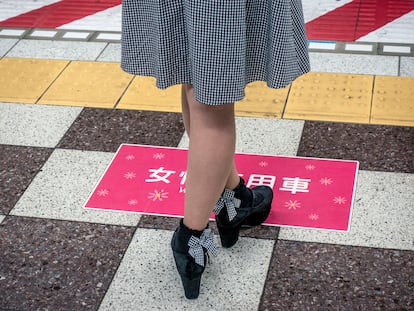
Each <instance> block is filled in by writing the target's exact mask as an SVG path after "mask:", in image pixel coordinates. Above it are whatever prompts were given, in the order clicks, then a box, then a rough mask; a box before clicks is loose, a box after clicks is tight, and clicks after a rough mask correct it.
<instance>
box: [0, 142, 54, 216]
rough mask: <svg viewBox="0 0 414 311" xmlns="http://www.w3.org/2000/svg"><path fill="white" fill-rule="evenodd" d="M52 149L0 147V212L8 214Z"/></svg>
mask: <svg viewBox="0 0 414 311" xmlns="http://www.w3.org/2000/svg"><path fill="white" fill-rule="evenodd" d="M52 151H53V149H49V148H36V147H23V146H10V145H0V193H1V195H0V212H1V213H3V214H8V213H9V212H10V210H11V209H12V208H13V207H14V205H15V204H16V202H17V201H18V199H19V198H20V196H21V195H22V194H23V192H24V191H25V190H26V188H27V187H28V186H29V184H30V182H31V181H32V179H33V178H34V176H35V175H36V174H37V172H38V171H39V170H40V169H41V167H42V166H43V164H44V163H45V162H46V160H47V159H48V158H49V156H50V154H51V153H52Z"/></svg>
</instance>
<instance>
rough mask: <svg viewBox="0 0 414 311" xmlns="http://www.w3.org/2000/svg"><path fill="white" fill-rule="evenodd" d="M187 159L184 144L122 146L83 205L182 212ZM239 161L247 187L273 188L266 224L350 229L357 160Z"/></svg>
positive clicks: (241, 156) (254, 158)
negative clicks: (179, 145) (170, 146)
mask: <svg viewBox="0 0 414 311" xmlns="http://www.w3.org/2000/svg"><path fill="white" fill-rule="evenodd" d="M186 161H187V150H186V149H178V148H166V147H155V146H141V145H127V144H124V145H121V146H120V148H119V149H118V151H117V153H116V154H115V156H114V158H113V160H112V162H111V163H110V165H109V167H108V168H107V170H106V171H105V173H104V175H103V177H102V178H101V180H100V181H99V182H98V184H97V186H96V187H95V189H94V191H93V193H92V194H91V196H90V197H89V199H88V201H87V203H86V205H85V208H94V209H105V210H112V211H128V212H137V213H143V214H153V215H165V216H179V217H180V216H183V206H184V193H185V178H186V171H185V170H186ZM236 163H237V166H238V169H239V173H240V175H241V176H242V177H243V178H244V180H245V181H246V184H247V186H248V187H254V186H256V185H260V184H264V185H268V186H270V187H272V189H273V191H274V199H273V203H272V210H271V212H270V215H269V217H268V219H267V220H266V222H265V224H267V225H275V226H293V227H306V228H319V229H330V230H340V231H348V230H349V223H350V216H351V209H352V203H353V198H354V189H355V183H356V174H357V171H358V162H356V161H344V160H330V159H316V158H300V157H284V156H268V155H256V154H236ZM212 218H214V215H212Z"/></svg>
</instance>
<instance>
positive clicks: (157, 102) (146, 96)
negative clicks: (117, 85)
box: [117, 76, 181, 112]
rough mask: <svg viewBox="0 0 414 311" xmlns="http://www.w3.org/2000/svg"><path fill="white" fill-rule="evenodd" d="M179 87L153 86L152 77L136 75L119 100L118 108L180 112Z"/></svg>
mask: <svg viewBox="0 0 414 311" xmlns="http://www.w3.org/2000/svg"><path fill="white" fill-rule="evenodd" d="M180 100H181V87H180V86H179V85H175V86H172V87H169V88H167V89H165V90H160V89H158V88H157V87H156V86H155V79H154V78H152V77H141V76H137V77H135V78H134V80H133V81H132V83H131V85H130V86H129V87H128V89H127V91H126V92H125V94H124V96H122V98H121V100H120V101H119V103H118V105H117V108H119V109H137V110H152V111H167V112H181V104H180Z"/></svg>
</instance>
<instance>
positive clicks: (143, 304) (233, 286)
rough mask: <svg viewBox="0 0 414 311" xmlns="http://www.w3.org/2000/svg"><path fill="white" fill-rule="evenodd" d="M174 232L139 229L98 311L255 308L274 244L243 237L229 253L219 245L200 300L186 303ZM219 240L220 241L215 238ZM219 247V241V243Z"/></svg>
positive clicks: (200, 310) (256, 307)
mask: <svg viewBox="0 0 414 311" xmlns="http://www.w3.org/2000/svg"><path fill="white" fill-rule="evenodd" d="M171 237H172V232H171V231H164V230H152V229H141V228H139V229H137V231H136V233H135V236H134V238H133V240H132V242H131V244H130V246H129V248H128V250H127V251H126V253H125V256H124V258H123V260H122V262H121V265H120V267H119V269H118V271H117V273H116V275H115V277H114V280H113V281H112V283H111V286H110V287H109V289H108V292H107V293H106V295H105V297H104V299H103V301H102V304H101V306H100V308H99V311H105V310H114V309H116V307H117V306H122V310H124V311H127V310H137V307H139V310H199V311H202V310H232V311H233V310H243V311H248V310H257V309H258V306H259V303H260V297H261V295H262V290H263V285H264V282H265V279H266V274H267V269H268V265H269V262H270V257H271V254H272V250H273V245H274V241H271V240H259V239H251V238H240V240H239V242H238V243H237V244H236V245H235V246H234V247H233V248H231V249H224V248H221V247H218V249H217V251H218V256H217V257H213V258H212V264H210V265H207V267H206V270H205V272H204V274H203V277H202V280H201V287H200V296H199V298H198V299H195V300H187V299H186V298H185V297H184V290H183V288H182V285H181V280H180V277H179V275H178V273H177V271H176V268H175V264H174V259H173V256H172V251H171V247H170V240H171ZM216 240H217V239H216ZM216 245H217V246H218V245H219V243H217V242H216Z"/></svg>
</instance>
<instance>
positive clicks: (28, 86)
mask: <svg viewBox="0 0 414 311" xmlns="http://www.w3.org/2000/svg"><path fill="white" fill-rule="evenodd" d="M67 64H68V61H63V60H45V59H29V58H27V59H23V58H3V59H1V60H0V73H1V74H0V101H3V102H19V103H28V104H34V103H36V101H37V100H38V99H39V97H40V96H41V95H42V94H43V92H44V91H45V90H46V89H47V88H48V87H49V85H50V84H51V83H52V82H53V80H55V79H56V77H57V76H58V75H59V73H60V72H62V70H63V69H64V68H65V66H66V65H67Z"/></svg>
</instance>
